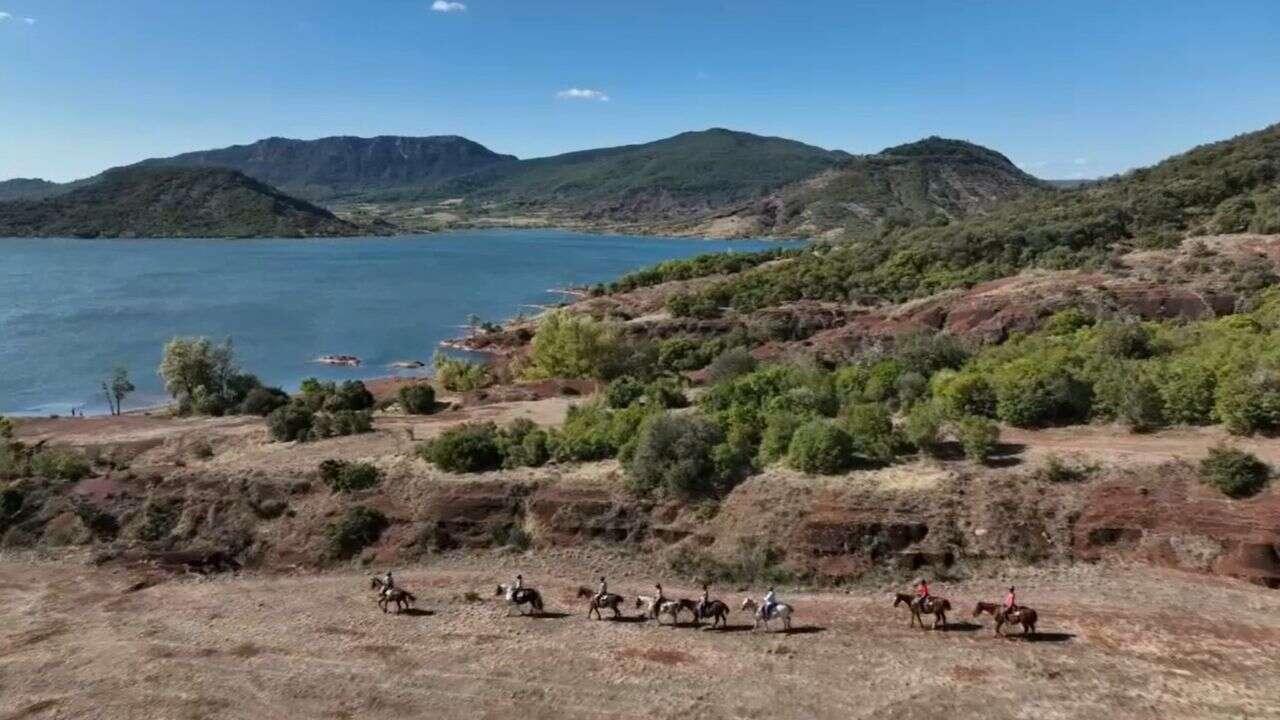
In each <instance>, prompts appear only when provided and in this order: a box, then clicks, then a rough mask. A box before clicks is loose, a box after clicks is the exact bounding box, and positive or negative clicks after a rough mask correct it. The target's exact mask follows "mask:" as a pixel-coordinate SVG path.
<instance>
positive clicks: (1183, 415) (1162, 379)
mask: <svg viewBox="0 0 1280 720" xmlns="http://www.w3.org/2000/svg"><path fill="white" fill-rule="evenodd" d="M1217 385H1218V378H1217V376H1216V374H1215V373H1214V372H1213V370H1212V368H1210V367H1208V366H1207V365H1205V364H1204V363H1202V362H1200V361H1199V360H1197V359H1194V358H1186V359H1179V360H1174V361H1172V362H1170V363H1169V364H1168V365H1166V366H1165V367H1163V368H1162V369H1160V370H1159V371H1158V377H1157V379H1156V387H1157V390H1158V391H1159V392H1160V399H1161V400H1162V401H1163V405H1164V413H1163V414H1164V417H1165V420H1166V421H1168V422H1171V423H1178V424H1183V425H1204V424H1207V423H1211V422H1213V421H1214V420H1215V419H1216V417H1215V415H1214V393H1215V391H1216V390H1217Z"/></svg>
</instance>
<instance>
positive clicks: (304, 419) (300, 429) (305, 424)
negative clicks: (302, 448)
mask: <svg viewBox="0 0 1280 720" xmlns="http://www.w3.org/2000/svg"><path fill="white" fill-rule="evenodd" d="M313 415H314V414H313V413H312V412H311V409H310V408H308V407H307V406H306V405H305V404H303V403H290V404H288V405H285V406H283V407H279V408H276V409H275V410H273V411H272V412H271V414H270V415H268V416H267V429H268V431H270V433H271V439H273V440H276V441H279V442H290V441H293V440H299V441H303V440H307V439H308V438H309V436H310V434H311V421H312V417H313Z"/></svg>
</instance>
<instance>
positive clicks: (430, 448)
mask: <svg viewBox="0 0 1280 720" xmlns="http://www.w3.org/2000/svg"><path fill="white" fill-rule="evenodd" d="M419 454H420V455H421V456H422V457H423V459H425V460H427V461H428V462H430V463H432V464H434V465H435V466H436V467H438V468H440V469H441V470H444V471H445V472H452V473H474V472H484V471H487V470H497V469H498V468H500V467H502V459H503V458H502V451H501V449H500V448H499V447H498V428H497V426H496V425H494V424H493V423H467V424H465V425H459V426H457V427H452V428H449V429H448V430H445V431H444V432H442V433H441V434H440V435H439V436H438V437H435V438H433V439H431V440H428V441H427V442H425V443H423V444H422V445H421V446H420V447H419Z"/></svg>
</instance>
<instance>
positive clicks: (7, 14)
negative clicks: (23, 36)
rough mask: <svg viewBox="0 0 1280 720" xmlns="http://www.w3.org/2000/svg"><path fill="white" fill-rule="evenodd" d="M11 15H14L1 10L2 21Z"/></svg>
mask: <svg viewBox="0 0 1280 720" xmlns="http://www.w3.org/2000/svg"><path fill="white" fill-rule="evenodd" d="M11 17H13V16H12V15H10V14H9V13H7V12H0V22H4V21H5V20H8V19H9V18H11Z"/></svg>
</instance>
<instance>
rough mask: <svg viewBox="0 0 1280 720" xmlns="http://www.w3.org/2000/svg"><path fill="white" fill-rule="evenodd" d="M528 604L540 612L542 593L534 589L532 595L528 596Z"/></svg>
mask: <svg viewBox="0 0 1280 720" xmlns="http://www.w3.org/2000/svg"><path fill="white" fill-rule="evenodd" d="M529 606H530V607H532V608H533V609H534V610H537V611H538V612H542V594H541V593H539V592H538V591H537V590H535V591H534V592H533V595H532V596H531V597H530V598H529Z"/></svg>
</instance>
